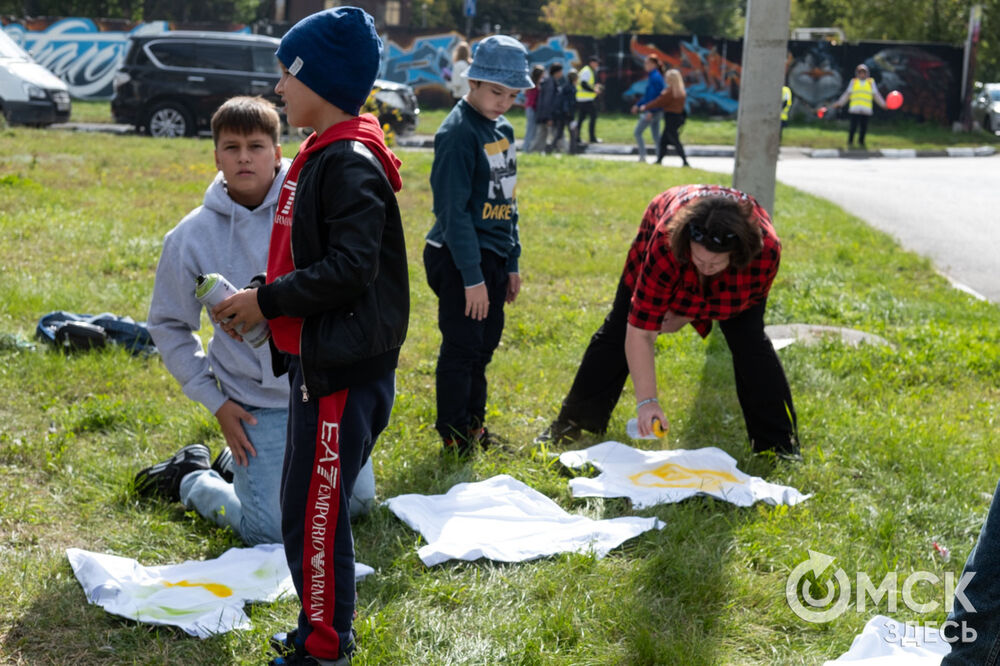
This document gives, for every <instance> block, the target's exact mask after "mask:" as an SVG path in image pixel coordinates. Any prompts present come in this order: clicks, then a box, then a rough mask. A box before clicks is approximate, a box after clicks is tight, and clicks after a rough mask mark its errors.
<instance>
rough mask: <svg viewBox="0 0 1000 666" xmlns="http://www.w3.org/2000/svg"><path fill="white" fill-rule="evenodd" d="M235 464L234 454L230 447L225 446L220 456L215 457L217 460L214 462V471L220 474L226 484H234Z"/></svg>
mask: <svg viewBox="0 0 1000 666" xmlns="http://www.w3.org/2000/svg"><path fill="white" fill-rule="evenodd" d="M234 464H235V463H234V462H233V452H232V451H230V450H229V447H228V446H226V445H223V446H222V450H221V451H219V455H217V456H215V460H213V461H212V469H214V470H215V471H216V472H218V473H219V476H221V477H222V478H223V479H225V481H226V483H232V482H233V465H234Z"/></svg>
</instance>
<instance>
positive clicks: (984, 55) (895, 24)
mask: <svg viewBox="0 0 1000 666" xmlns="http://www.w3.org/2000/svg"><path fill="white" fill-rule="evenodd" d="M975 3H976V4H981V5H983V21H982V27H981V31H980V43H979V51H978V56H977V63H978V66H977V68H976V70H977V74H976V76H977V78H979V79H981V80H990V81H996V80H1000V0H975ZM972 4H973V2H970V1H968V0H867V1H866V2H856V1H855V0H794V5H795V6H794V7H793V11H792V27H837V28H841V29H843V30H844V33H845V34H846V36H847V39H848V41H852V42H855V41H864V40H880V39H886V40H898V41H911V42H943V43H947V44H961V43H963V42H964V41H965V38H966V35H967V33H968V26H969V7H970V5H972Z"/></svg>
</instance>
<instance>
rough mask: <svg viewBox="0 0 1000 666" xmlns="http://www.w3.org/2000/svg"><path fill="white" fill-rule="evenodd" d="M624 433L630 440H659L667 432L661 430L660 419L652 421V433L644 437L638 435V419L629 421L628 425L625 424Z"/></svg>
mask: <svg viewBox="0 0 1000 666" xmlns="http://www.w3.org/2000/svg"><path fill="white" fill-rule="evenodd" d="M625 432H626V433H628V436H629V437H631V438H632V439H659V438H660V437H663V436H664V435H666V434H667V431H666V430H664V428H663V424H662V423H660V419H656V420H655V421H653V432H651V433H650V434H648V435H646V436H645V437H643V436H642V435H640V434H639V419H635V418H632V419H629V420H628V423H626V424H625Z"/></svg>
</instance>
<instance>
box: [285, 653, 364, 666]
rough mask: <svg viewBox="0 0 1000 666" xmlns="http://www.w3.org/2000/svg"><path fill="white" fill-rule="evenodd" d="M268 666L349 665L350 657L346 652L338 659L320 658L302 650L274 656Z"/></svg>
mask: <svg viewBox="0 0 1000 666" xmlns="http://www.w3.org/2000/svg"><path fill="white" fill-rule="evenodd" d="M267 665H268V666H351V658H350V657H348V656H347V655H346V654H345V655H344V656H343V657H341V658H340V659H320V658H319V657H314V656H312V655H309V654H305V653H304V652H295V653H292V654H290V655H288V656H287V657H275V658H274V659H272V660H271V661H269V662H267Z"/></svg>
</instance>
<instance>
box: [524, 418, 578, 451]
mask: <svg viewBox="0 0 1000 666" xmlns="http://www.w3.org/2000/svg"><path fill="white" fill-rule="evenodd" d="M582 435H583V429H582V428H580V426H578V425H577V424H575V423H573V422H572V421H560V420H558V419H556V420H555V421H553V422H552V425H550V426H549V427H548V428H546V429H545V430H544V431H543V432H542V434H540V435H539V436H538V437H535V444H552V445H554V446H562V445H564V444H573V443H574V442H576V441H577V440H578V439H580V437H581V436H582Z"/></svg>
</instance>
